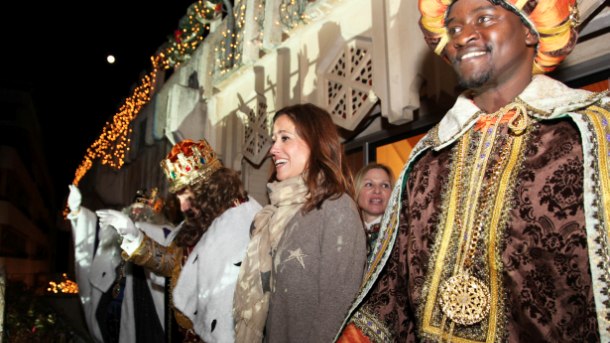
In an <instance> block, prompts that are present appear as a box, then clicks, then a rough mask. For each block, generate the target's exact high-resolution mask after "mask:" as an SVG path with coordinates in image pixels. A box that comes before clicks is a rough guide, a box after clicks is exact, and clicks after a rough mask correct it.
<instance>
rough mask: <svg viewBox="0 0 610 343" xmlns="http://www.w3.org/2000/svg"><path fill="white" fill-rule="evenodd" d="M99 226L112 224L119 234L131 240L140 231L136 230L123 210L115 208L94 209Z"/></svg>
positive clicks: (136, 236) (139, 233)
mask: <svg viewBox="0 0 610 343" xmlns="http://www.w3.org/2000/svg"><path fill="white" fill-rule="evenodd" d="M95 213H96V214H97V217H98V218H99V221H100V225H101V226H112V227H113V228H114V229H115V230H116V231H117V232H118V233H119V235H121V236H123V238H126V239H127V240H130V241H133V240H135V239H136V238H138V236H139V235H141V234H142V233H141V232H140V230H138V229H137V228H136V226H135V224H134V223H133V221H131V219H130V218H129V217H128V216H127V215H126V214H125V213H123V212H120V211H116V210H98V211H95Z"/></svg>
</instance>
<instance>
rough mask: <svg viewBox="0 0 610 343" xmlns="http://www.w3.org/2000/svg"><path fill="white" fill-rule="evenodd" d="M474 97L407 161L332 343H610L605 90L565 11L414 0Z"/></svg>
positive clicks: (508, 2) (487, 1)
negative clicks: (588, 69) (577, 83)
mask: <svg viewBox="0 0 610 343" xmlns="http://www.w3.org/2000/svg"><path fill="white" fill-rule="evenodd" d="M419 9H420V11H421V20H420V26H421V28H422V31H423V33H424V36H425V38H426V41H427V42H428V44H429V45H431V47H432V48H433V49H434V50H435V52H436V53H438V54H440V55H441V56H442V57H443V58H445V59H446V60H447V61H448V62H450V63H451V64H452V66H453V68H454V69H455V71H456V72H457V74H458V76H459V79H460V83H461V85H462V86H464V87H465V88H467V91H465V92H464V93H462V94H461V95H460V96H459V97H458V99H457V101H456V103H455V105H454V106H453V108H451V109H450V110H449V112H448V113H447V114H446V115H445V116H444V118H443V119H442V120H441V121H440V122H439V124H438V125H437V126H436V127H434V128H433V129H432V130H431V131H430V132H428V134H427V135H426V137H425V138H424V139H423V140H421V141H420V142H419V143H418V145H417V146H416V148H415V149H414V151H413V153H412V154H411V156H410V157H409V160H408V161H407V163H406V165H405V167H404V169H403V171H402V173H401V176H400V177H399V178H398V182H397V185H396V187H395V188H394V191H393V193H392V196H391V200H390V204H389V205H388V208H387V210H386V212H385V214H384V217H383V220H382V228H381V231H380V233H379V237H380V238H379V239H378V241H377V244H376V245H375V247H374V250H373V255H374V256H373V257H372V260H371V265H370V266H369V268H368V270H367V272H366V273H365V279H364V281H363V286H362V288H361V290H360V293H359V295H358V296H357V299H356V300H355V302H354V304H353V306H352V308H351V310H350V311H349V314H348V318H347V320H346V323H345V324H346V325H345V327H344V329H343V330H342V333H341V335H340V336H339V337H338V339H339V341H341V342H398V341H400V342H415V341H426V342H428V341H452V342H505V341H508V342H576V341H579V342H599V341H601V342H610V292H609V289H608V288H609V286H610V258H609V257H610V246H609V244H610V240H609V239H608V238H609V237H608V233H609V232H610V177H609V173H608V168H610V164H609V163H610V155H609V151H610V142H609V140H610V138H609V137H610V127H609V126H608V120H609V119H610V113H609V102H610V99H609V98H608V96H607V91H606V92H602V93H591V92H588V91H584V90H576V89H570V88H568V87H566V86H565V85H564V84H562V83H560V82H558V81H555V80H553V79H551V78H549V77H547V76H545V75H543V74H542V73H544V72H548V71H550V70H552V69H553V68H554V67H555V66H556V65H557V64H559V63H560V62H561V61H562V60H563V59H564V58H565V56H566V55H567V54H568V53H569V52H570V51H571V49H572V48H573V46H574V44H575V42H576V35H577V34H576V31H575V25H576V19H577V18H576V15H577V11H576V4H575V1H574V0H537V1H536V0H534V1H527V0H455V1H452V0H419Z"/></svg>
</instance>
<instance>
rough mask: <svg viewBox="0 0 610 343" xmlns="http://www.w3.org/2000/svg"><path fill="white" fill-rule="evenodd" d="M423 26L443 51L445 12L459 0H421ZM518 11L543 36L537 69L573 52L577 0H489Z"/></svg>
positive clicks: (431, 41)
mask: <svg viewBox="0 0 610 343" xmlns="http://www.w3.org/2000/svg"><path fill="white" fill-rule="evenodd" d="M418 1H419V11H420V12H421V19H420V21H419V24H420V27H421V29H422V31H423V33H424V38H425V40H426V43H428V45H429V46H430V47H431V48H432V49H434V52H435V53H437V54H439V55H442V52H443V49H444V48H445V45H446V44H447V42H448V40H449V37H448V36H447V32H446V28H445V16H446V14H447V10H448V9H449V7H450V5H451V4H452V3H453V2H455V1H458V0H418ZM489 1H490V2H491V3H492V4H494V5H499V6H502V7H504V8H506V9H507V10H509V11H512V12H513V13H515V14H517V15H518V16H519V17H520V18H521V19H522V21H523V23H524V24H525V25H526V26H527V27H528V28H529V29H530V30H532V31H533V32H534V33H535V34H537V35H538V37H539V42H538V46H537V51H536V57H535V58H534V66H533V72H534V73H536V74H539V73H546V72H550V71H552V70H553V69H555V67H557V65H559V63H561V61H563V60H564V59H565V58H566V56H567V55H568V54H569V53H570V52H572V49H573V48H574V45H575V44H576V39H577V38H578V32H577V31H576V26H577V25H578V10H577V8H576V0H489Z"/></svg>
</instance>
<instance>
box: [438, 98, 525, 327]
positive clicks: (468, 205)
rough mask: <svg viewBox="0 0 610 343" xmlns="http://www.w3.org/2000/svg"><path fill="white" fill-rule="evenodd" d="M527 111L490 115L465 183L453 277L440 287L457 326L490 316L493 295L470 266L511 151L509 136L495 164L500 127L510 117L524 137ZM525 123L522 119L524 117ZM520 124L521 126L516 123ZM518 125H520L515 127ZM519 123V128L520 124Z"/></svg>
mask: <svg viewBox="0 0 610 343" xmlns="http://www.w3.org/2000/svg"><path fill="white" fill-rule="evenodd" d="M526 113H527V112H526V109H525V108H524V107H523V106H522V105H520V104H515V103H511V104H509V105H508V106H505V107H503V108H502V109H500V110H499V111H497V112H495V113H493V114H491V115H489V117H493V120H491V121H488V124H486V125H484V127H483V130H482V132H481V137H480V140H479V143H478V146H477V149H476V151H475V152H474V155H470V156H473V157H474V159H475V160H474V161H473V163H472V166H471V167H470V169H469V177H468V179H467V180H464V181H465V186H466V187H467V189H466V192H465V193H463V194H464V198H463V199H464V201H462V202H460V204H461V206H462V211H461V212H462V213H463V216H462V218H463V220H461V219H459V218H458V219H457V220H456V226H457V229H458V232H460V233H459V234H460V237H461V239H460V242H461V243H459V248H458V250H457V256H456V264H455V267H454V270H453V273H452V276H451V277H449V278H448V279H447V280H445V281H444V282H443V283H442V285H441V287H440V297H439V303H440V307H441V311H442V312H443V314H444V315H445V316H447V318H449V319H450V320H451V321H453V322H454V323H457V324H461V325H473V324H476V323H479V322H481V321H482V320H483V319H485V318H486V317H487V316H488V314H489V309H490V292H489V287H488V286H487V285H486V283H485V282H483V281H481V280H480V279H479V278H477V277H476V276H474V275H472V271H471V267H472V264H473V261H474V258H475V254H476V252H477V243H478V241H479V238H480V236H481V235H483V232H484V229H485V228H484V226H485V218H484V217H485V215H486V213H487V212H486V211H485V210H486V209H487V207H488V206H489V203H490V201H491V200H492V198H493V194H492V190H493V189H495V188H494V185H495V184H496V183H497V181H498V177H499V175H500V174H501V173H502V170H503V166H504V165H505V161H506V159H507V157H508V155H509V154H510V152H511V146H512V141H513V136H512V135H509V136H507V137H506V142H504V144H503V147H502V150H501V151H500V153H499V158H498V160H497V161H495V163H494V162H493V161H492V160H491V155H492V148H493V146H494V142H495V141H496V136H497V133H498V127H499V126H500V123H503V122H506V121H503V119H504V118H506V117H507V116H508V117H510V119H509V120H508V126H509V128H510V129H511V130H512V131H513V133H516V134H521V133H522V132H523V131H524V129H525V125H526V121H527V119H525V118H526ZM519 117H521V118H524V119H523V120H519V119H521V118H519ZM517 121H520V123H518V124H517V123H516V122H517ZM516 124H517V125H516ZM519 124H520V125H519ZM469 138H470V133H467V134H465V135H464V136H463V137H462V139H461V140H460V142H459V143H458V147H457V154H456V155H457V156H456V164H455V165H456V169H455V175H454V181H453V182H454V183H455V184H456V185H457V186H458V187H460V186H459V185H460V184H461V182H462V177H463V174H464V169H465V168H464V165H465V160H466V158H467V156H469V154H468V153H467V150H468V149H469V145H470V144H469V142H470V139H469ZM490 162H491V163H494V165H493V167H492V168H491V171H490V173H489V174H488V175H489V177H488V180H487V182H485V171H486V170H487V169H488V168H487V166H488V165H489V163H490Z"/></svg>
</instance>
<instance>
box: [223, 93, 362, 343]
mask: <svg viewBox="0 0 610 343" xmlns="http://www.w3.org/2000/svg"><path fill="white" fill-rule="evenodd" d="M272 139H273V142H274V143H273V146H272V147H271V150H270V155H271V157H272V158H273V162H274V164H275V171H274V173H273V175H272V182H270V183H269V184H268V185H267V187H268V191H269V198H270V200H271V204H270V205H268V206H266V207H265V208H264V209H263V210H262V211H261V212H259V214H257V216H256V217H255V219H254V228H253V231H252V239H251V241H250V243H249V245H248V253H247V257H246V259H245V260H244V263H243V264H242V267H241V270H240V276H239V280H238V283H237V285H238V286H237V289H236V294H235V299H234V316H235V321H236V341H237V342H248V343H250V342H261V341H262V340H265V341H266V342H330V341H332V339H333V337H334V336H335V333H336V332H337V330H338V328H339V327H340V326H341V321H342V320H343V316H344V314H345V313H346V311H347V309H348V307H349V305H350V303H351V301H352V300H353V299H354V297H355V295H356V292H357V291H358V288H359V286H360V282H361V280H362V274H363V272H364V267H365V262H366V238H365V234H364V229H363V226H362V221H361V219H360V216H359V214H358V209H357V206H356V203H355V202H354V200H353V183H352V177H351V173H350V171H349V169H348V167H347V165H346V162H345V156H344V153H343V149H342V146H341V143H340V141H339V135H338V133H337V129H336V127H335V125H334V123H333V122H332V119H331V117H330V115H329V114H328V113H327V112H326V111H324V110H323V109H321V108H319V107H317V106H315V105H312V104H303V105H294V106H290V107H287V108H284V109H282V110H280V111H278V112H277V113H276V114H275V116H274V118H273V135H272ZM263 332H264V335H263ZM263 336H264V337H263Z"/></svg>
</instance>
